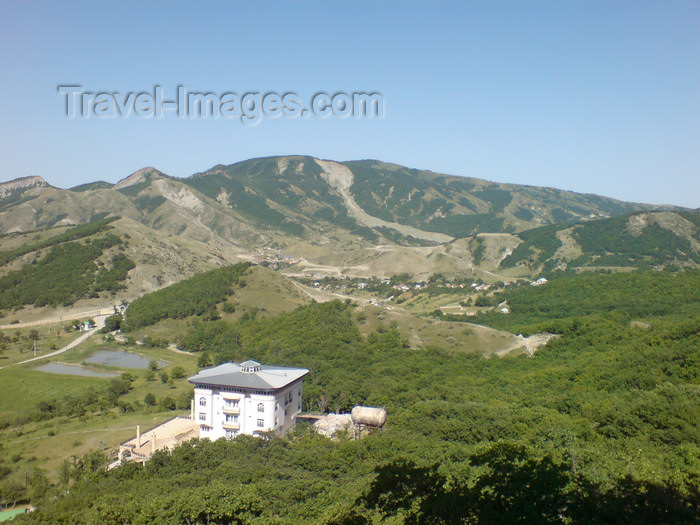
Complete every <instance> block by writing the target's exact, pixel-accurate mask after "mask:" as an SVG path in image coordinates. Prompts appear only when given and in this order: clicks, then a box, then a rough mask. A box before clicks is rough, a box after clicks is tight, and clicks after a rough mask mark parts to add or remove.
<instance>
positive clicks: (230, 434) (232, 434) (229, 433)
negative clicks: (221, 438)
mask: <svg viewBox="0 0 700 525" xmlns="http://www.w3.org/2000/svg"><path fill="white" fill-rule="evenodd" d="M237 434H238V432H236V431H235V430H227V431H226V437H227V438H228V439H231V438H235V437H236V435H237Z"/></svg>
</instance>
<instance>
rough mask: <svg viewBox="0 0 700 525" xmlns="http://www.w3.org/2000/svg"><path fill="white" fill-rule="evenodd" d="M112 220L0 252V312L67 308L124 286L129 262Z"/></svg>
mask: <svg viewBox="0 0 700 525" xmlns="http://www.w3.org/2000/svg"><path fill="white" fill-rule="evenodd" d="M116 219H117V218H116V217H115V218H111V219H98V220H96V221H93V222H90V223H88V224H85V225H81V226H77V227H75V228H71V229H68V230H66V231H64V232H63V233H58V234H55V235H49V236H46V237H45V238H44V239H43V240H39V241H37V242H33V243H25V244H22V245H21V246H19V247H17V248H14V249H11V250H7V251H3V252H0V309H18V308H21V307H23V306H25V305H34V306H46V305H48V306H59V305H64V306H68V305H72V304H73V303H75V302H76V301H78V300H80V299H83V298H87V297H93V298H95V297H99V296H100V294H102V295H106V296H109V297H112V296H113V295H114V293H115V292H117V291H119V290H122V289H123V288H125V281H126V279H127V277H128V273H129V271H130V270H132V269H133V268H134V267H135V264H134V262H133V261H132V260H131V259H130V258H129V257H128V256H127V255H126V254H125V253H124V251H125V247H124V244H125V242H124V239H123V238H122V237H121V236H120V235H118V234H116V232H115V230H114V229H113V228H112V226H111V225H110V223H112V222H114V220H116ZM39 237H41V236H39Z"/></svg>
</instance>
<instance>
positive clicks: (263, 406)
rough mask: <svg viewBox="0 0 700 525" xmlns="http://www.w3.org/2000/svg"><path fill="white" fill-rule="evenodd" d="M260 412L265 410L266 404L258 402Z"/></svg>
mask: <svg viewBox="0 0 700 525" xmlns="http://www.w3.org/2000/svg"><path fill="white" fill-rule="evenodd" d="M258 412H265V405H263V404H262V403H258Z"/></svg>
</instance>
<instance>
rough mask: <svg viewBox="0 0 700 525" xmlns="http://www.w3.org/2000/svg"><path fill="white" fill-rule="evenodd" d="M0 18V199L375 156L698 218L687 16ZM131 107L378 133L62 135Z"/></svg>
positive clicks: (539, 8)
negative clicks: (212, 99)
mask: <svg viewBox="0 0 700 525" xmlns="http://www.w3.org/2000/svg"><path fill="white" fill-rule="evenodd" d="M250 4H253V5H248V4H243V3H239V2H209V3H196V4H195V3H187V4H185V3H184V2H183V3H180V4H178V3H175V2H174V3H171V2H156V1H149V2H133V3H122V2H85V3H80V2H70V3H68V2H66V3H59V2H55V3H54V2H51V3H49V2H47V3H40V2H33V1H22V2H9V1H4V2H0V181H6V180H10V179H13V178H17V177H22V176H28V175H41V176H43V177H44V178H45V179H47V180H48V181H49V182H50V183H52V184H53V185H55V186H59V187H64V188H66V187H71V186H74V185H77V184H80V183H83V182H88V181H92V180H100V179H101V180H107V181H110V182H116V181H117V180H119V179H121V178H123V177H125V176H127V175H129V174H130V173H131V172H133V171H135V170H137V169H139V168H142V167H144V166H154V167H156V168H158V169H160V170H162V171H164V172H165V173H167V174H169V175H173V176H177V177H185V176H188V175H191V174H192V173H195V172H198V171H203V170H206V169H208V168H209V167H211V166H213V165H215V164H230V163H233V162H237V161H240V160H244V159H247V158H251V157H259V156H268V155H281V154H308V155H313V156H316V157H321V158H327V159H334V160H352V159H362V158H376V159H381V160H385V161H389V162H396V163H399V164H403V165H406V166H410V167H416V168H425V169H431V170H433V171H439V172H444V173H451V174H455V175H467V176H474V177H480V178H484V179H488V180H493V181H499V182H512V183H518V184H531V185H544V186H554V187H558V188H563V189H569V190H573V191H579V192H589V193H598V194H602V195H607V196H611V197H615V198H619V199H623V200H632V201H641V202H650V203H670V204H678V205H683V206H689V207H699V206H700V2H697V1H686V2H682V1H665V0H664V1H658V2H644V1H631V2H615V1H612V2H567V1H551V2H481V1H479V2H476V1H475V2H453V3H443V2H436V3H427V2H426V3H421V4H419V3H417V2H406V3H404V2H395V3H388V2H386V3H383V2H382V3H375V2H367V3H349V2H348V3H346V2H343V3H340V2H296V1H295V2H280V3H269V2H260V3H258V2H255V3H253V2H250ZM69 83H76V84H81V85H83V86H84V87H85V89H87V90H92V91H110V92H120V93H127V92H129V91H144V90H150V89H151V88H152V87H153V85H154V84H159V85H161V86H163V89H164V91H165V93H166V95H169V94H171V93H174V92H175V89H176V86H177V85H178V84H182V85H184V86H186V87H187V88H188V89H190V90H201V91H213V92H217V93H219V92H224V91H234V92H236V93H239V94H242V93H244V92H248V91H258V92H269V91H276V92H280V93H283V92H287V91H294V92H297V93H299V95H300V97H301V98H302V99H303V100H304V101H305V100H306V99H307V98H310V96H311V95H313V94H314V93H316V92H318V91H327V92H329V93H335V92H337V91H344V92H353V91H370V90H371V91H379V92H381V93H382V95H383V96H384V100H385V104H386V106H385V116H384V118H383V119H366V120H362V119H354V118H347V119H339V118H332V117H331V118H327V119H319V118H308V119H302V118H297V119H290V118H283V117H282V118H277V119H264V118H263V119H262V121H261V122H260V123H259V124H258V125H256V126H246V125H243V124H242V123H241V122H240V121H238V120H235V119H179V118H176V117H175V116H174V115H170V116H168V115H166V116H164V117H163V118H160V119H158V118H150V119H144V118H138V117H135V116H131V117H129V118H116V119H96V118H94V117H93V118H90V119H81V118H76V119H68V118H66V116H65V115H64V106H63V99H62V97H61V96H60V95H59V93H58V92H57V90H56V86H57V85H58V84H69Z"/></svg>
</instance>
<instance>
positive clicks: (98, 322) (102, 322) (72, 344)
mask: <svg viewBox="0 0 700 525" xmlns="http://www.w3.org/2000/svg"><path fill="white" fill-rule="evenodd" d="M107 317H108V316H106V315H101V316H97V317H95V323H96V326H95V328H93V329H92V330H89V331H87V332H85V333H84V334H83V335H81V336H80V337H78V338H77V339H74V340H73V341H71V342H70V343H68V344H67V345H66V346H64V347H63V348H61V349H59V350H56V351H54V352H49V353H48V354H44V355H40V356H38V357H32V358H31V359H26V360H24V361H19V362H18V363H12V364H10V365H5V366H0V370H2V369H3V368H9V367H11V366H16V365H23V364H25V363H31V362H32V361H39V360H40V359H46V358H47V357H54V356H57V355H60V354H62V353H63V352H65V351H67V350H70V349H71V348H75V347H76V346H78V345H79V344H80V343H82V342H83V341H85V340H86V339H87V338H88V337H90V336H91V335H93V334H94V333H95V332H97V331H98V330H99V329H100V328H102V327H103V326H104V325H105V319H107ZM13 326H17V325H13Z"/></svg>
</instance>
